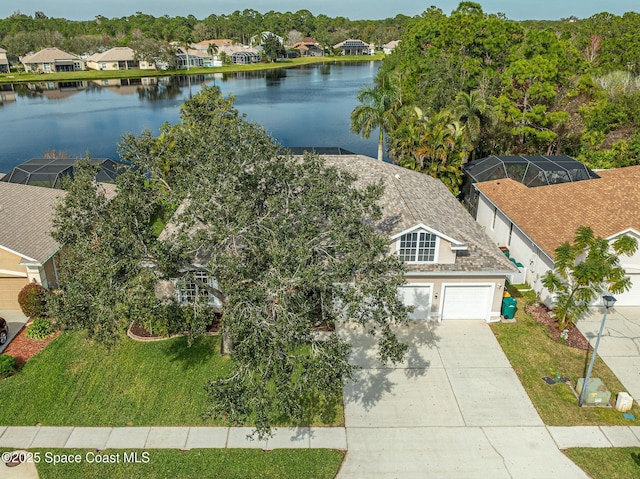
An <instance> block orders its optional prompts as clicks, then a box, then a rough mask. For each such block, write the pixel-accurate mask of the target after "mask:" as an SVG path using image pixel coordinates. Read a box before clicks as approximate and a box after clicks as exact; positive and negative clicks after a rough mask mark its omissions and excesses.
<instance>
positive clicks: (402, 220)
mask: <svg viewBox="0 0 640 479" xmlns="http://www.w3.org/2000/svg"><path fill="white" fill-rule="evenodd" d="M323 157H324V158H325V159H326V160H327V164H329V165H332V166H336V167H338V168H340V169H342V170H344V171H348V172H349V173H352V174H353V175H355V176H357V177H358V181H357V183H356V184H357V185H359V186H362V185H365V184H370V183H375V182H377V181H379V180H380V179H382V180H383V181H384V183H385V191H384V194H383V196H382V198H381V206H382V208H383V219H382V221H381V223H380V225H379V228H380V230H381V232H383V233H384V234H387V235H388V236H390V237H392V236H394V235H397V234H398V233H401V232H403V231H406V230H408V229H410V228H413V227H415V226H417V225H420V224H424V225H425V226H427V227H429V228H431V229H433V230H436V231H437V232H439V233H442V234H443V235H446V236H448V237H450V238H452V239H454V240H457V241H459V242H461V243H463V244H464V245H466V246H467V251H459V252H458V253H457V258H456V262H455V264H419V265H415V264H408V265H407V266H408V269H409V270H413V271H425V272H446V271H452V272H453V271H465V272H477V273H481V272H505V271H508V272H511V271H514V266H513V265H512V264H511V262H510V261H508V259H507V258H506V257H505V255H504V254H503V253H502V252H501V251H500V249H499V248H498V246H497V245H496V244H495V243H494V242H493V241H492V240H491V239H490V238H489V237H488V236H487V234H486V233H485V232H484V230H483V229H482V227H481V226H480V225H478V224H477V223H476V222H475V221H474V220H473V218H472V217H471V215H469V213H467V211H466V210H465V209H464V207H463V206H462V205H461V204H460V202H458V200H457V199H456V198H455V197H454V196H453V195H452V194H451V192H450V191H449V190H448V189H447V187H446V186H444V184H443V183H442V182H441V181H439V180H437V179H435V178H432V177H431V176H429V175H425V174H423V173H417V172H415V171H411V170H407V169H406V168H402V167H400V166H396V165H393V164H390V163H385V162H381V161H378V160H375V159H373V158H369V157H366V156H361V155H353V156H323Z"/></svg>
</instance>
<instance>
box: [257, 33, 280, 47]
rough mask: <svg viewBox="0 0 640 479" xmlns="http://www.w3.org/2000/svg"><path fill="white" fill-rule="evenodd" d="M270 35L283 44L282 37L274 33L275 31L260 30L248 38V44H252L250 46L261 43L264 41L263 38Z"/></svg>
mask: <svg viewBox="0 0 640 479" xmlns="http://www.w3.org/2000/svg"><path fill="white" fill-rule="evenodd" d="M270 36H274V37H276V39H277V40H278V41H279V42H280V45H284V38H282V37H281V36H280V35H276V34H275V33H272V32H262V33H259V34H257V35H254V36H252V37H251V38H250V39H249V44H250V45H252V46H258V45H262V44H263V43H264V40H265V38H268V37H270Z"/></svg>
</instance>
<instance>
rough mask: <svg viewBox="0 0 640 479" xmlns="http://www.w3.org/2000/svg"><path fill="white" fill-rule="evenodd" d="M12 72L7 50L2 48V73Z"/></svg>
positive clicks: (0, 70) (0, 67) (0, 51)
mask: <svg viewBox="0 0 640 479" xmlns="http://www.w3.org/2000/svg"><path fill="white" fill-rule="evenodd" d="M9 72H11V67H10V66H9V59H8V58H7V51H6V50H5V49H4V48H0V73H9Z"/></svg>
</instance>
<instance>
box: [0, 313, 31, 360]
mask: <svg viewBox="0 0 640 479" xmlns="http://www.w3.org/2000/svg"><path fill="white" fill-rule="evenodd" d="M0 317H2V318H4V319H6V320H7V325H8V326H9V338H8V340H7V342H6V343H4V344H3V345H2V346H0V353H2V352H3V351H4V350H5V348H6V347H7V346H8V345H9V343H10V342H11V340H12V339H13V338H14V337H15V336H16V334H18V332H19V331H20V330H21V329H22V327H23V326H24V325H25V324H26V323H27V317H26V316H25V315H24V314H22V311H16V310H8V309H0Z"/></svg>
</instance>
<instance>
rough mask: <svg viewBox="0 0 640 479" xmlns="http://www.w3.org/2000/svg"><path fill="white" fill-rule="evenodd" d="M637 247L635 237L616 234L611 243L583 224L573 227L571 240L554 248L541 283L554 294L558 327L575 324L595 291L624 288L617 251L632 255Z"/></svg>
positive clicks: (626, 281)
mask: <svg viewBox="0 0 640 479" xmlns="http://www.w3.org/2000/svg"><path fill="white" fill-rule="evenodd" d="M637 249H638V243H637V241H636V239H635V238H632V237H630V236H627V235H623V236H620V237H619V238H617V239H616V240H615V241H614V242H613V243H609V241H608V240H606V239H603V238H599V237H597V236H595V235H594V233H593V230H592V229H591V228H589V227H587V226H580V227H579V228H578V229H577V230H576V237H575V239H574V240H573V244H569V242H565V243H563V244H561V245H560V246H558V248H556V251H555V253H556V259H555V264H554V267H553V270H552V271H547V273H546V274H545V275H544V277H543V278H542V284H543V285H544V287H545V288H547V289H548V290H549V292H550V293H552V294H555V295H556V298H555V307H554V312H555V314H556V317H557V318H558V325H559V327H560V329H563V328H565V327H566V325H567V323H570V324H575V323H576V322H577V321H578V320H579V319H580V318H581V317H582V316H583V315H584V314H585V313H586V312H587V310H588V309H589V305H590V304H592V303H593V302H594V301H595V300H596V298H597V297H598V295H600V294H602V293H604V292H605V291H607V290H608V291H609V292H611V293H613V294H616V293H622V292H624V291H628V290H629V288H630V287H631V280H630V279H629V277H628V276H626V275H625V271H624V268H622V267H621V266H620V260H619V258H618V256H619V255H623V254H624V255H632V254H634V253H635V252H636V250H637Z"/></svg>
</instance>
